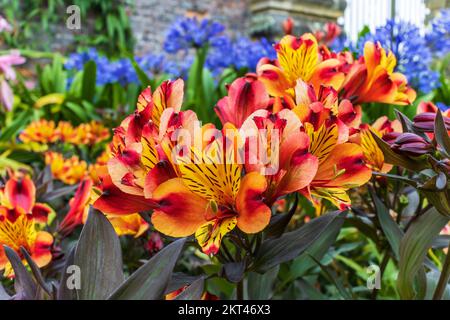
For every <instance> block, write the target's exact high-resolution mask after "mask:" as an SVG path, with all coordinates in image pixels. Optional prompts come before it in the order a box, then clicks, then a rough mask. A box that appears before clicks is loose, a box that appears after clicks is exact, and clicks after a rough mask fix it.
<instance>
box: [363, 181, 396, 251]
mask: <svg viewBox="0 0 450 320" xmlns="http://www.w3.org/2000/svg"><path fill="white" fill-rule="evenodd" d="M370 193H371V194H372V199H373V202H374V204H375V208H376V210H377V217H378V220H379V221H380V225H381V229H383V232H384V235H385V236H386V238H387V240H388V242H389V245H390V246H391V249H392V251H393V252H394V254H395V257H396V258H397V259H398V258H399V249H400V242H401V240H402V238H403V231H402V230H401V229H400V227H399V226H398V225H397V223H395V221H394V220H393V219H392V217H391V215H390V214H389V209H388V208H386V206H385V205H384V203H383V202H381V200H380V198H379V197H378V196H377V195H376V194H375V192H374V191H373V190H372V189H371V190H370Z"/></svg>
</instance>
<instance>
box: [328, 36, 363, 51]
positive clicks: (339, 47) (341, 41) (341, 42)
mask: <svg viewBox="0 0 450 320" xmlns="http://www.w3.org/2000/svg"><path fill="white" fill-rule="evenodd" d="M330 49H331V50H333V51H334V52H341V51H344V50H348V51H350V52H356V51H357V50H356V48H355V44H354V43H353V41H352V40H351V39H350V38H348V37H347V36H346V35H345V34H341V35H340V36H339V37H337V38H335V39H334V40H333V42H332V43H331V44H330Z"/></svg>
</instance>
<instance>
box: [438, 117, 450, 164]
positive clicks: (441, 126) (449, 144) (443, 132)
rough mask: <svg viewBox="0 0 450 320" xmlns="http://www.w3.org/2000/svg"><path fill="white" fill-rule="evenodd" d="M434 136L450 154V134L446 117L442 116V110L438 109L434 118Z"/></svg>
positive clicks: (448, 154)
mask: <svg viewBox="0 0 450 320" xmlns="http://www.w3.org/2000/svg"><path fill="white" fill-rule="evenodd" d="M434 130H435V134H434V137H435V139H436V141H437V143H439V145H440V146H441V147H442V148H443V149H444V152H445V153H446V155H447V156H450V136H449V135H448V132H447V129H446V128H445V122H444V118H443V117H442V113H441V110H438V112H437V114H436V118H435V120H434Z"/></svg>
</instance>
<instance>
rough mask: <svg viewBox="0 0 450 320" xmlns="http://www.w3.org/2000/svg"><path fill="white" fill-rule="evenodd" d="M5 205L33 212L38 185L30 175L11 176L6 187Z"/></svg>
mask: <svg viewBox="0 0 450 320" xmlns="http://www.w3.org/2000/svg"><path fill="white" fill-rule="evenodd" d="M3 192H4V197H5V199H4V201H5V202H6V203H5V204H4V205H6V206H9V207H12V208H15V207H20V208H22V209H23V210H24V211H25V213H31V209H32V208H33V206H34V202H35V196H36V187H35V186H34V183H33V181H32V180H31V179H30V177H28V176H23V177H19V178H15V177H11V178H10V179H9V180H8V181H7V182H6V184H5V188H4V191H3Z"/></svg>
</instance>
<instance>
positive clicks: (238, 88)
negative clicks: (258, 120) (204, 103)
mask: <svg viewBox="0 0 450 320" xmlns="http://www.w3.org/2000/svg"><path fill="white" fill-rule="evenodd" d="M269 101H270V100H269V94H268V93H267V91H266V88H265V87H264V84H263V82H262V81H259V80H258V79H257V78H256V77H255V76H253V75H247V76H246V77H242V78H238V79H236V80H234V81H233V83H232V84H231V85H230V86H229V87H228V95H227V96H226V97H223V98H222V99H220V100H219V101H218V102H217V106H216V107H215V108H214V110H215V111H216V113H217V116H218V117H219V119H220V121H221V122H222V124H223V125H225V124H226V123H231V124H233V125H234V126H235V127H237V128H240V127H241V125H242V123H243V122H244V121H245V119H247V118H248V116H249V115H251V114H252V113H253V112H254V111H256V110H258V109H266V108H267V107H268V106H269Z"/></svg>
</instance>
